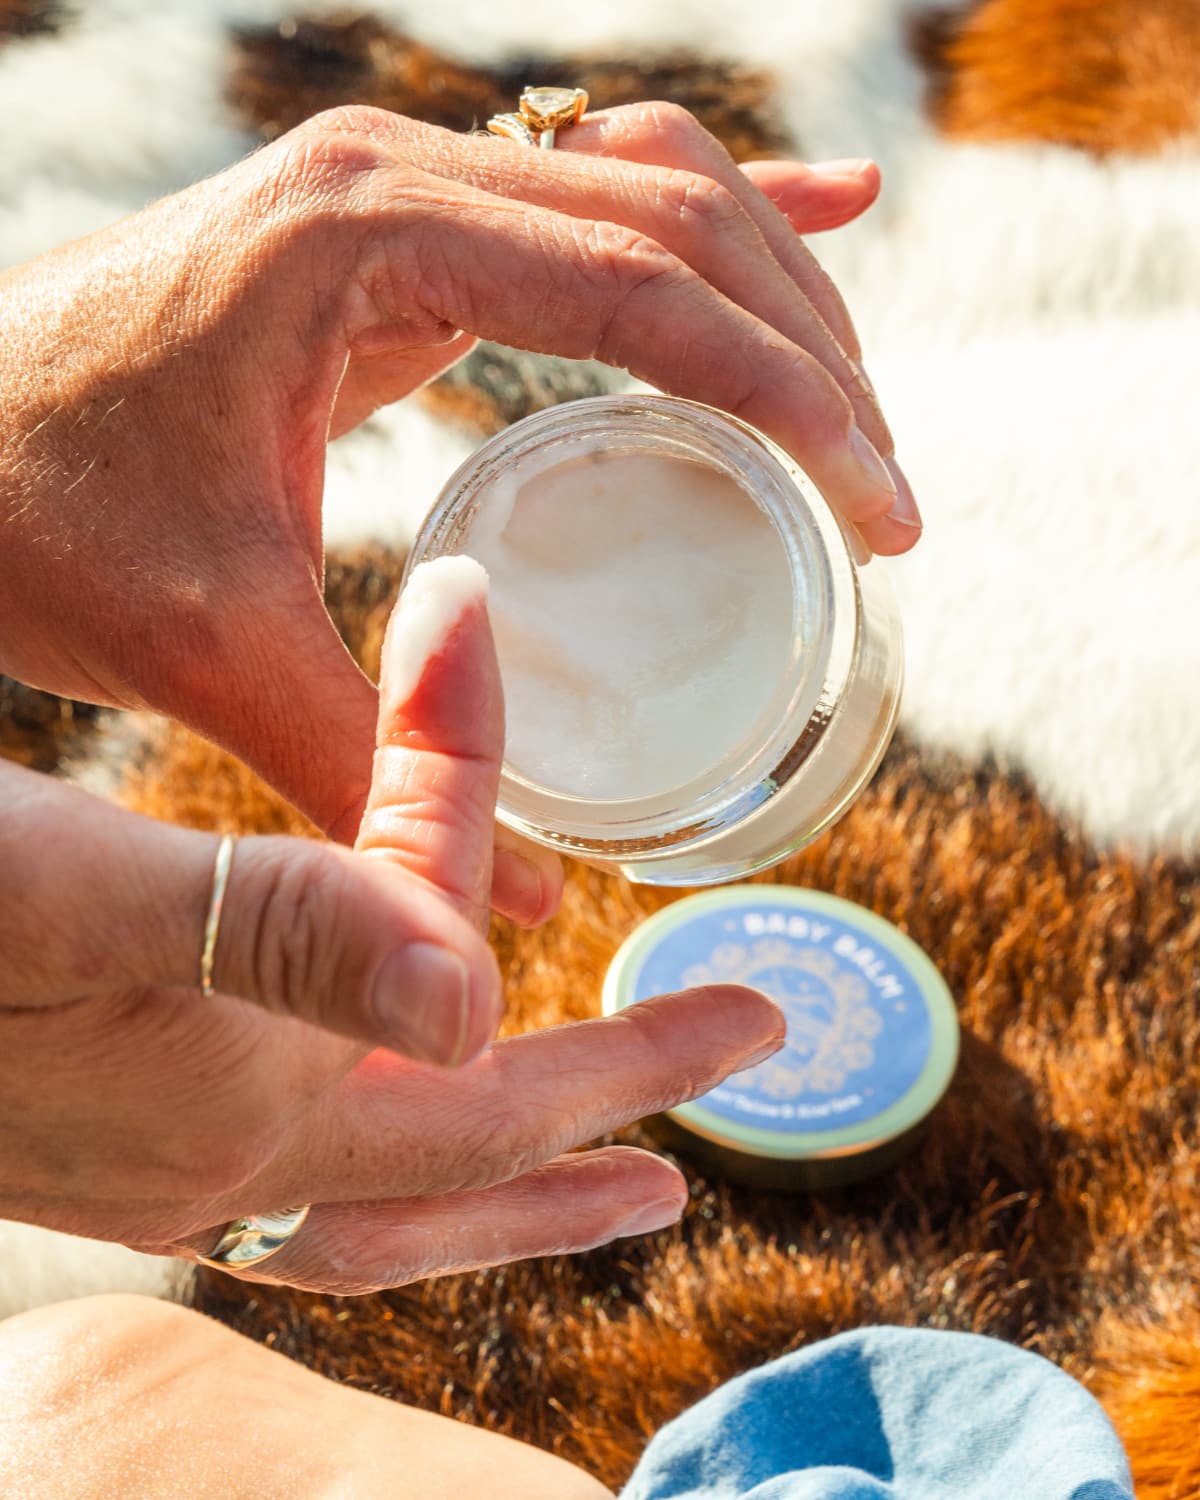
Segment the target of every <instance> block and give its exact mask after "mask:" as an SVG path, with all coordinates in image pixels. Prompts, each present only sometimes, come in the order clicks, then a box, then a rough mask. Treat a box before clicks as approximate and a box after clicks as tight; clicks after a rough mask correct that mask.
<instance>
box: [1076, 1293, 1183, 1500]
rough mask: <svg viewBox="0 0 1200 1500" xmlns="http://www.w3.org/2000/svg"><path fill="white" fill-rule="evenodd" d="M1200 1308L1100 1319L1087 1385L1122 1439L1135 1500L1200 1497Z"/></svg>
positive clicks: (1177, 1499) (1169, 1307) (1174, 1307)
mask: <svg viewBox="0 0 1200 1500" xmlns="http://www.w3.org/2000/svg"><path fill="white" fill-rule="evenodd" d="M1198 1351H1200V1308H1197V1306H1196V1305H1195V1303H1194V1302H1193V1303H1192V1304H1191V1305H1182V1306H1181V1305H1175V1306H1173V1307H1172V1306H1168V1307H1167V1308H1166V1309H1164V1310H1163V1311H1162V1313H1161V1315H1160V1316H1158V1317H1157V1318H1153V1319H1152V1318H1151V1317H1149V1316H1145V1317H1143V1318H1141V1319H1132V1320H1129V1321H1122V1320H1121V1319H1119V1318H1116V1317H1106V1318H1104V1319H1103V1320H1102V1321H1101V1323H1100V1328H1099V1332H1098V1336H1097V1339H1096V1360H1097V1367H1096V1373H1095V1376H1094V1379H1093V1389H1094V1390H1095V1392H1096V1394H1097V1395H1098V1396H1099V1397H1100V1399H1101V1401H1103V1402H1104V1405H1105V1407H1106V1408H1107V1410H1108V1414H1109V1416H1110V1417H1111V1418H1112V1420H1113V1423H1114V1425H1115V1426H1116V1429H1117V1431H1118V1432H1119V1433H1120V1434H1121V1438H1122V1440H1123V1441H1124V1443H1125V1447H1126V1449H1127V1451H1128V1453H1129V1457H1130V1462H1131V1464H1132V1467H1133V1472H1134V1474H1135V1475H1136V1476H1137V1494H1138V1500H1196V1497H1197V1496H1198V1495H1200V1437H1198V1434H1200V1352H1198Z"/></svg>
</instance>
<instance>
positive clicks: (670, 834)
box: [409, 396, 902, 885]
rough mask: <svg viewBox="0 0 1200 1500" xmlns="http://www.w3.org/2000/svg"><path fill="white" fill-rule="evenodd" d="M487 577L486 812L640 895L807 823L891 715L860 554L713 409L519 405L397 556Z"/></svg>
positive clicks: (770, 454) (860, 765)
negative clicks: (495, 709) (490, 798)
mask: <svg viewBox="0 0 1200 1500" xmlns="http://www.w3.org/2000/svg"><path fill="white" fill-rule="evenodd" d="M447 553H466V554H468V555H469V556H471V557H473V558H475V559H476V560H477V561H478V562H480V563H482V565H483V566H484V568H486V570H487V572H488V575H489V579H490V589H489V599H488V608H489V613H490V616H491V621H492V629H493V632H494V634H495V638H496V650H497V654H498V657H499V661H500V671H501V676H502V679H503V682H504V692H505V704H506V713H507V725H508V728H507V739H506V744H505V764H504V770H503V774H502V777H501V783H500V794H499V802H498V807H497V815H498V817H499V818H500V820H501V822H503V823H505V824H507V825H508V827H510V828H512V829H515V830H516V831H517V832H519V833H522V834H524V835H525V836H527V837H528V838H531V839H535V840H537V841H538V842H539V843H542V844H548V845H550V846H551V847H552V848H555V849H558V850H560V851H562V852H563V853H566V854H571V855H574V856H576V857H577V858H580V859H583V860H586V861H587V862H589V863H591V864H595V865H600V866H603V867H607V868H609V869H614V870H620V871H621V872H623V873H624V874H625V875H627V876H628V877H629V878H630V879H631V880H636V881H639V882H642V883H644V884H651V885H715V884H718V883H720V882H723V881H727V880H733V879H736V878H740V877H742V876H745V875H747V874H750V873H752V872H753V871H755V870H762V869H765V868H766V867H767V866H768V865H772V864H775V863H776V862H777V861H778V860H780V859H783V858H784V856H785V855H788V854H790V853H792V852H793V851H795V850H797V849H799V848H801V847H803V845H805V844H807V843H809V842H810V841H811V840H812V839H814V838H816V837H817V835H818V834H820V833H822V832H823V831H824V830H825V829H826V828H828V827H829V826H830V825H831V824H832V823H833V822H834V821H835V820H836V819H837V818H838V817H839V816H840V815H841V814H842V813H843V812H844V811H845V810H846V808H847V807H848V806H849V805H850V804H851V802H853V800H854V799H855V797H856V796H857V795H858V793H859V792H860V791H861V790H862V788H863V787H864V786H865V784H866V783H867V781H868V780H869V779H870V777H871V775H872V773H873V772H874V770H875V768H876V766H877V765H878V764H879V761H880V758H881V757H882V755H883V752H884V750H885V749H886V748H887V745H888V742H889V740H890V738H891V735H892V729H893V727H894V725H895V720H896V710H897V703H898V696H899V688H900V678H901V670H902V668H901V638H900V626H899V620H898V617H897V614H896V609H895V603H894V600H893V597H892V593H891V589H890V588H889V586H888V582H887V579H886V578H885V577H884V576H883V572H882V570H881V569H879V568H878V567H873V568H867V569H865V570H863V571H861V572H860V570H859V569H858V567H856V565H855V562H854V557H853V553H852V547H851V542H850V540H849V539H848V537H847V535H846V534H845V533H844V532H843V530H842V528H841V526H840V525H839V524H838V521H837V519H836V518H835V517H834V515H833V513H832V512H831V511H830V509H829V507H828V506H827V505H826V504H825V502H824V500H823V499H822V498H821V496H820V494H819V493H818V492H817V490H816V488H815V486H814V485H813V483H812V481H811V480H809V479H808V477H807V476H806V475H805V474H804V473H803V471H802V470H801V469H800V468H799V467H798V465H797V464H796V463H795V462H794V461H793V460H792V459H791V458H789V457H788V455H787V454H786V453H784V452H783V450H782V449H781V448H779V447H778V446H776V444H774V443H773V442H771V441H770V440H769V439H767V438H766V437H764V436H763V435H762V434H761V433H759V432H756V431H755V430H754V429H753V428H751V427H749V426H747V425H746V424H745V423H744V422H740V421H738V420H737V419H736V418H734V417H730V416H727V415H725V414H724V413H723V412H719V411H715V410H712V409H711V408H709V407H706V406H701V405H698V404H696V403H694V402H690V401H681V400H677V399H675V398H672V397H666V396H616V397H610V396H601V397H596V398H592V399H587V400H582V401H574V402H570V403H567V404H565V405H562V406H555V407H551V408H550V409H549V410H546V411H541V412H537V413H535V414H534V415H533V416H530V417H526V418H525V419H524V420H523V421H520V422H517V423H516V424H514V425H513V426H512V427H509V428H507V429H506V430H505V431H504V432H502V433H500V434H499V435H498V436H496V437H494V438H492V439H490V440H489V441H488V442H486V443H484V444H483V446H482V447H481V448H479V449H478V450H477V451H476V452H475V453H474V454H473V455H472V456H471V458H469V459H468V460H467V462H466V463H465V464H463V465H462V466H461V467H460V468H459V469H458V471H457V472H456V473H455V474H454V475H453V476H452V477H451V479H450V481H449V482H448V484H447V485H446V487H445V489H444V490H443V491H442V493H441V495H440V496H439V497H438V499H437V501H436V503H435V504H434V506H433V509H432V510H431V512H430V514H429V516H428V517H427V519H426V521H425V524H424V526H423V527H422V529H421V532H420V535H419V536H418V537H417V540H416V542H415V543H414V545H413V550H412V553H411V555H410V558H409V569H410V570H411V569H412V568H413V567H415V566H416V565H417V563H419V562H423V561H425V560H427V559H428V558H431V557H439V556H442V555H444V554H447Z"/></svg>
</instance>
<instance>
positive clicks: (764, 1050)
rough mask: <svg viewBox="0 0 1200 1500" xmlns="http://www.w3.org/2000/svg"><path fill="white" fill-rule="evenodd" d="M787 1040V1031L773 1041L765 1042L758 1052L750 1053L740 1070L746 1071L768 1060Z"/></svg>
mask: <svg viewBox="0 0 1200 1500" xmlns="http://www.w3.org/2000/svg"><path fill="white" fill-rule="evenodd" d="M786 1041H787V1032H786V1031H785V1032H784V1034H783V1035H782V1036H777V1037H774V1038H772V1040H771V1041H769V1042H765V1043H764V1044H763V1045H762V1046H761V1047H760V1048H759V1049H758V1051H757V1052H752V1053H751V1054H750V1056H749V1057H748V1058H747V1059H746V1060H745V1062H743V1063H742V1065H741V1068H740V1069H739V1071H740V1072H743V1073H744V1072H746V1071H748V1070H749V1069H750V1068H757V1067H758V1065H759V1063H761V1062H766V1060H767V1058H768V1057H774V1056H775V1054H776V1053H777V1052H778V1051H779V1049H780V1048H781V1047H782V1046H783V1044H784V1042H786Z"/></svg>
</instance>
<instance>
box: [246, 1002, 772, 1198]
mask: <svg viewBox="0 0 1200 1500" xmlns="http://www.w3.org/2000/svg"><path fill="white" fill-rule="evenodd" d="M785 1029H786V1028H785V1022H784V1018H783V1015H782V1013H781V1012H780V1010H779V1009H778V1007H777V1006H775V1005H774V1004H772V1002H771V1001H770V1000H768V999H767V998H766V996H765V995H761V994H759V993H758V991H757V990H751V989H746V988H744V987H742V986H740V985H712V986H707V987H705V988H703V989H698V990H689V991H685V992H684V993H682V994H678V995H667V996H660V997H659V998H658V999H655V1000H646V1001H643V1002H642V1003H641V1004H639V1005H635V1006H632V1007H631V1008H630V1009H628V1010H626V1011H622V1012H621V1013H620V1014H619V1015H616V1016H609V1017H607V1018H605V1019H604V1020H596V1021H581V1022H577V1023H575V1024H574V1025H568V1026H556V1027H552V1028H550V1029H549V1030H545V1031H536V1032H531V1033H529V1034H528V1035H526V1036H519V1037H513V1038H510V1039H509V1040H507V1041H503V1042H498V1043H496V1044H495V1045H494V1046H493V1047H492V1048H491V1049H490V1051H488V1052H487V1053H485V1054H484V1055H483V1056H482V1057H481V1058H479V1059H478V1060H477V1061H476V1062H475V1063H473V1064H471V1065H470V1066H469V1067H467V1068H464V1069H461V1070H459V1071H458V1072H456V1073H451V1074H447V1073H442V1072H437V1071H434V1070H433V1069H430V1068H423V1067H420V1066H417V1065H414V1064H412V1063H408V1062H406V1061H404V1060H403V1059H401V1058H397V1057H395V1056H392V1055H390V1054H386V1053H382V1052H379V1053H374V1054H372V1056H370V1057H368V1058H366V1059H365V1060H364V1061H363V1062H362V1063H361V1064H360V1065H359V1067H358V1068H357V1069H355V1071H354V1072H353V1073H352V1074H351V1075H349V1076H348V1077H347V1078H345V1079H343V1080H342V1082H341V1084H340V1085H338V1087H337V1088H335V1089H333V1090H331V1091H330V1092H329V1093H328V1094H326V1095H325V1096H324V1097H323V1098H322V1100H321V1101H320V1102H319V1103H318V1104H317V1105H316V1106H315V1108H314V1110H313V1112H312V1113H311V1114H310V1115H309V1116H307V1117H306V1119H305V1122H304V1124H303V1126H302V1127H301V1128H300V1130H299V1132H298V1134H297V1136H296V1138H295V1139H294V1140H293V1142H292V1143H291V1144H290V1145H289V1147H288V1148H287V1149H286V1151H285V1152H284V1153H282V1154H281V1156H280V1157H279V1158H277V1159H276V1161H275V1162H273V1163H272V1166H271V1167H270V1168H269V1169H268V1172H267V1173H266V1174H265V1175H264V1176H263V1177H261V1178H259V1179H258V1180H256V1181H255V1182H254V1183H253V1184H251V1185H250V1187H249V1188H248V1189H246V1190H244V1191H252V1192H253V1195H254V1197H255V1199H256V1200H257V1199H259V1198H261V1200H262V1203H275V1202H278V1203H285V1202H286V1203H291V1202H293V1201H297V1202H323V1201H346V1200H349V1199H356V1200H357V1199H375V1198H398V1197H405V1198H414V1197H422V1196H425V1195H427V1194H431V1193H432V1194H443V1193H452V1192H459V1191H462V1190H465V1189H475V1188H486V1187H490V1186H492V1185H493V1184H495V1183H498V1182H507V1181H510V1180H511V1179H512V1178H514V1177H517V1176H519V1175H520V1174H521V1173H523V1172H527V1171H530V1170H531V1169H532V1168H534V1167H536V1166H539V1165H541V1164H542V1163H544V1162H548V1161H551V1160H553V1159H554V1158H555V1157H557V1156H560V1155H561V1154H562V1153H563V1152H565V1151H570V1150H572V1149H573V1148H574V1147H576V1146H581V1145H584V1144H585V1143H586V1142H588V1141H592V1140H596V1139H597V1138H599V1137H600V1136H602V1135H604V1134H606V1133H607V1132H609V1131H611V1130H616V1129H617V1128H619V1127H620V1126H622V1125H627V1124H630V1123H631V1122H632V1121H634V1120H638V1119H641V1118H642V1117H643V1116H645V1115H651V1114H657V1113H660V1112H661V1111H662V1110H665V1109H670V1108H672V1107H673V1106H675V1105H677V1104H680V1103H682V1102H683V1101H684V1100H686V1099H691V1098H695V1097H696V1096H697V1095H698V1094H703V1093H705V1092H707V1090H708V1089H710V1088H713V1087H714V1086H715V1085H716V1084H718V1083H719V1082H720V1081H721V1080H722V1079H723V1078H725V1077H727V1076H728V1075H729V1074H730V1073H732V1072H735V1071H736V1070H737V1069H739V1068H747V1067H751V1066H753V1065H754V1064H756V1063H758V1062H760V1061H762V1060H763V1059H764V1058H765V1057H768V1056H770V1055H771V1054H772V1053H774V1052H776V1051H777V1050H778V1049H779V1047H780V1046H782V1045H783V1040H784V1034H785ZM244 1207H245V1205H244V1204H243V1205H242V1207H241V1208H238V1209H237V1210H236V1211H237V1212H241V1211H242V1209H243V1208H244Z"/></svg>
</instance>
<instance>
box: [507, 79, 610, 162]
mask: <svg viewBox="0 0 1200 1500" xmlns="http://www.w3.org/2000/svg"><path fill="white" fill-rule="evenodd" d="M587 107H588V96H587V90H586V89H569V88H560V87H559V86H557V85H554V86H550V85H547V84H537V85H532V86H530V87H528V88H525V89H522V91H521V98H520V102H519V103H518V105H517V111H516V113H515V114H505V115H493V116H492V118H491V119H490V120H489V121H488V122H487V128H488V130H489V131H490V132H491V133H492V135H501V136H504V137H505V139H506V140H510V141H516V142H517V144H518V145H521V146H538V147H540V148H541V149H542V150H543V151H549V150H551V149H552V148H553V146H554V140H555V134H556V132H557V131H559V130H564V129H566V127H567V126H568V125H577V124H578V123H579V120H580V118H581V117H582V115H583V112H584V110H585V109H586V108H587Z"/></svg>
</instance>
